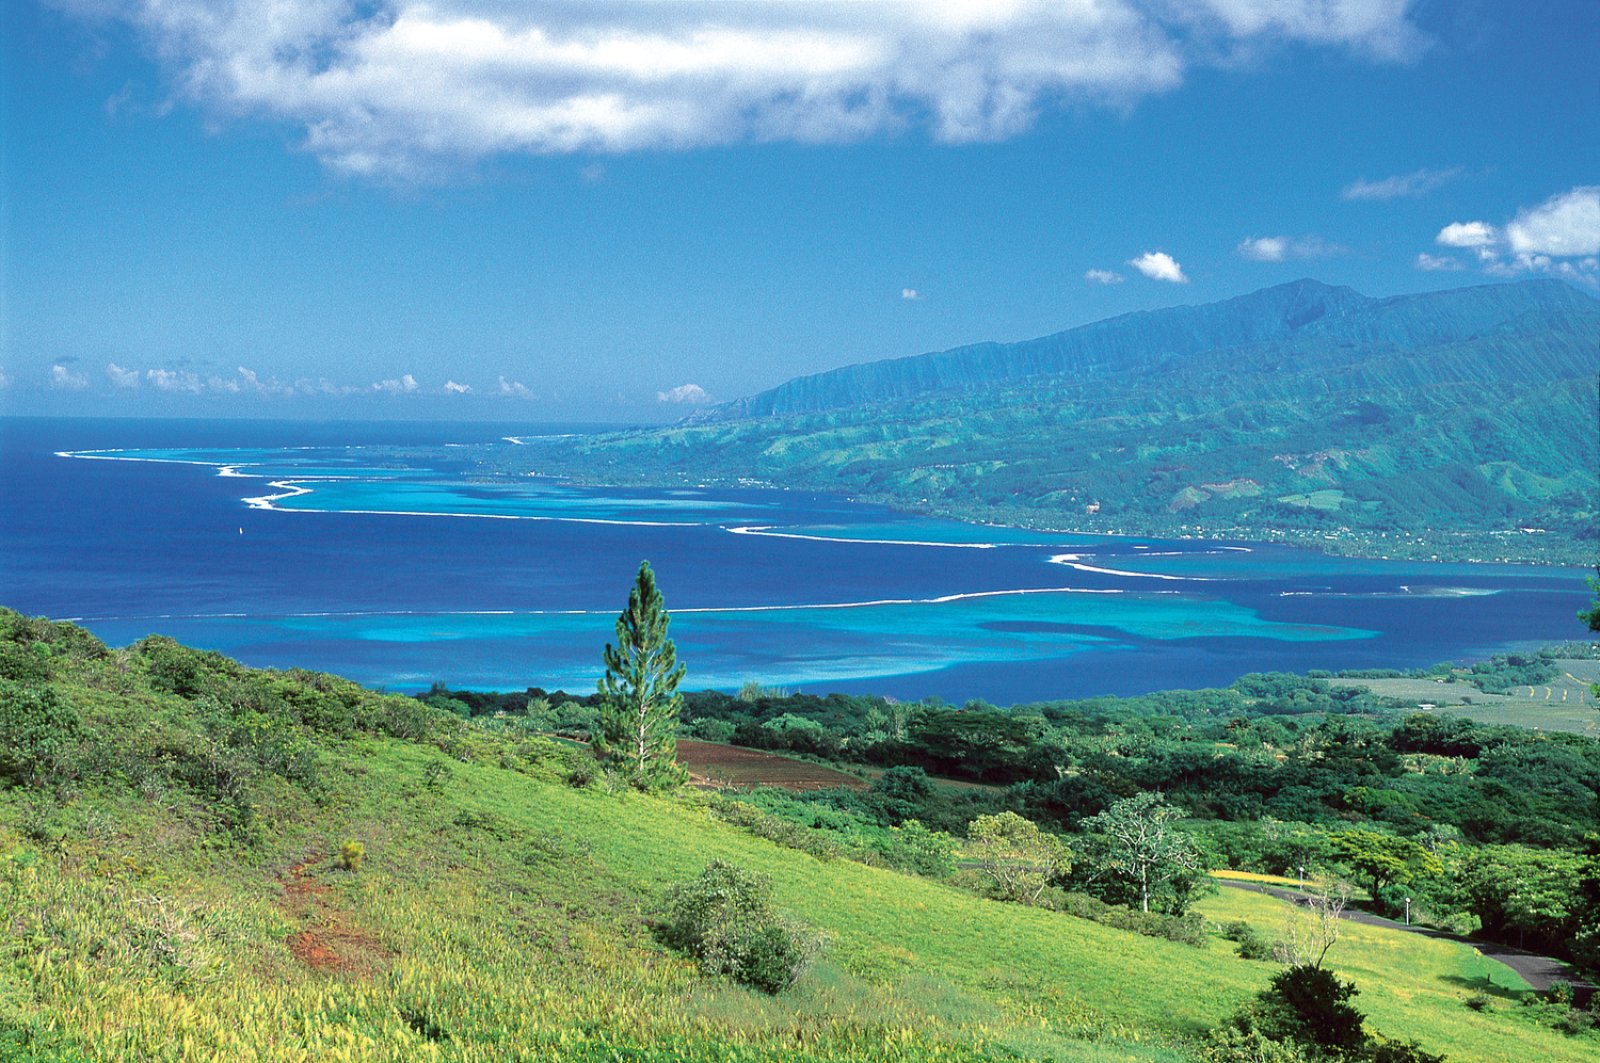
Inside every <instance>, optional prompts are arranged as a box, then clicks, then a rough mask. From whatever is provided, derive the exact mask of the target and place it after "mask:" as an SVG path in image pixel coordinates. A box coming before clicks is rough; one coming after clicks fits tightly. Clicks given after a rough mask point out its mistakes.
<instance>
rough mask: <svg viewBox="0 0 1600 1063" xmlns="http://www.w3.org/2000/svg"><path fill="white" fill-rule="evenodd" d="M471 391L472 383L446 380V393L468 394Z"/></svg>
mask: <svg viewBox="0 0 1600 1063" xmlns="http://www.w3.org/2000/svg"><path fill="white" fill-rule="evenodd" d="M471 391H472V385H471V384H457V383H456V382H455V381H454V380H446V381H445V382H444V393H445V394H446V395H466V394H469V393H470V392H471Z"/></svg>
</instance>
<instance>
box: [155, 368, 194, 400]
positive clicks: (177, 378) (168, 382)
mask: <svg viewBox="0 0 1600 1063" xmlns="http://www.w3.org/2000/svg"><path fill="white" fill-rule="evenodd" d="M144 378H145V379H146V380H148V381H149V382H150V386H151V387H153V388H155V389H156V390H157V391H170V392H174V393H179V394H184V395H198V394H199V393H200V377H199V375H198V374H196V373H191V372H190V371H189V370H187V369H147V370H145V374H144Z"/></svg>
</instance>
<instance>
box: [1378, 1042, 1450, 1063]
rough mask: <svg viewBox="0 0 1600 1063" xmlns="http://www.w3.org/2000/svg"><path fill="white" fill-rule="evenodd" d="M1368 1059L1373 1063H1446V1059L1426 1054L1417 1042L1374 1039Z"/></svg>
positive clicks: (1429, 1053)
mask: <svg viewBox="0 0 1600 1063" xmlns="http://www.w3.org/2000/svg"><path fill="white" fill-rule="evenodd" d="M1367 1058H1368V1059H1370V1060H1372V1063H1445V1057H1444V1056H1441V1055H1436V1054H1434V1053H1432V1052H1425V1051H1423V1049H1422V1046H1421V1045H1419V1044H1417V1042H1415V1041H1383V1040H1378V1039H1376V1038H1375V1039H1374V1041H1373V1044H1372V1047H1371V1051H1370V1052H1369V1054H1368V1056H1367Z"/></svg>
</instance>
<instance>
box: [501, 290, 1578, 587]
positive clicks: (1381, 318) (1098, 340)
mask: <svg viewBox="0 0 1600 1063" xmlns="http://www.w3.org/2000/svg"><path fill="white" fill-rule="evenodd" d="M1597 373H1600V301H1597V300H1595V299H1593V298H1591V297H1589V296H1587V295H1584V294H1582V293H1580V292H1578V291H1577V290H1576V289H1574V288H1572V287H1570V286H1569V285H1566V284H1564V283H1561V282H1558V281H1551V280H1531V281H1522V282H1518V283H1513V284H1499V285H1486V286H1478V287H1472V288H1463V289H1456V290H1452V291H1445V292H1432V293H1425V294H1420V295H1404V296H1394V297H1390V298H1382V299H1373V298H1368V297H1366V296H1363V295H1360V294H1359V293H1357V292H1355V291H1353V290H1351V289H1349V288H1336V287H1330V286H1328V285H1324V284H1321V283H1319V282H1316V281H1312V280H1302V281H1296V282H1294V283H1292V284H1285V285H1280V286H1277V287H1274V288H1268V289H1265V290H1263V291H1259V292H1255V293H1252V294H1250V295H1245V296H1240V297H1238V298H1235V299H1230V300H1227V301H1224V302H1220V303H1213V304H1208V305H1204V306H1190V307H1175V308H1171V309H1167V310H1158V311H1146V312H1140V313H1136V314H1129V315H1124V316H1122V317H1118V318H1112V319H1110V320H1107V321H1102V322H1097V323H1094V324H1090V325H1085V326H1082V327H1080V328H1076V329H1071V330H1068V331H1066V332H1061V333H1057V334H1055V335H1052V336H1047V337H1043V338H1041V339H1037V340H1028V341H1023V342H1019V343H1010V344H979V345H975V346H969V347H962V348H956V349H954V350H950V351H943V352H937V353H932V354H924V355H917V356H914V357H910V358H901V359H894V360H889V361H882V362H871V363H865V364H862V365H853V366H846V367H844V368H842V369H837V370H831V371H829V372H826V373H820V374H815V375H813V376H808V377H801V378H798V379H795V380H791V381H789V382H787V383H785V384H782V385H779V386H778V387H776V388H773V389H771V390H769V391H765V392H762V393H760V394H758V395H755V396H751V397H749V398H746V399H740V400H736V401H734V402H731V403H725V404H722V405H720V406H715V407H710V408H707V409H706V410H703V411H700V412H699V413H697V414H695V415H694V416H692V417H690V418H689V419H687V420H686V421H684V422H683V423H681V424H679V425H675V426H672V427H669V428H662V429H651V430H642V431H633V432H624V433H613V434H610V435H604V436H597V437H590V438H585V439H579V440H566V441H560V442H553V441H544V442H536V443H535V445H533V446H532V447H530V448H526V449H524V450H522V451H521V452H519V454H518V458H519V459H522V458H526V459H531V464H532V466H533V467H537V468H539V469H540V470H541V471H547V472H558V473H565V474H568V475H573V476H577V477H580V478H584V479H591V480H603V481H608V482H624V483H662V482H695V483H748V482H751V481H757V482H768V483H773V484H777V485H780V486H784V487H792V488H804V489H811V490H822V491H831V492H837V493H843V494H848V495H852V496H855V497H859V498H863V499H867V500H872V501H878V502H884V503H888V504H890V505H894V506H898V507H902V508H908V509H913V510H920V511H924V512H930V513H935V514H939V515H943V516H952V517H957V518H964V519H981V520H986V521H994V522H1002V523H1016V524H1022V525H1027V526H1034V527H1048V528H1057V529H1065V530H1082V531H1091V532H1124V533H1138V534H1150V535H1164V536H1180V535H1206V536H1225V537H1238V538H1252V539H1284V540H1290V541H1297V542H1303V543H1314V544H1316V545H1318V546H1320V547H1322V548H1326V549H1333V550H1339V551H1342V552H1350V553H1364V554H1384V555H1406V554H1409V555H1421V556H1430V555H1436V556H1440V557H1450V558H1470V559H1486V558H1502V559H1515V560H1540V561H1564V562H1572V563H1589V562H1591V561H1592V557H1591V554H1592V552H1593V550H1594V547H1595V545H1596V543H1595V536H1596V533H1595V530H1594V525H1595V512H1596V508H1595V499H1596V492H1597V490H1600V480H1597V478H1596V469H1597V468H1600V446H1597V438H1596V423H1595V387H1596V374H1597Z"/></svg>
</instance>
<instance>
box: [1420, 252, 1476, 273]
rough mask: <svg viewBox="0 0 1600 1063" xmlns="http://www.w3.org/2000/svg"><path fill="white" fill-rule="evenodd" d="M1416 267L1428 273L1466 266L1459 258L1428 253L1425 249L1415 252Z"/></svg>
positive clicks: (1464, 267)
mask: <svg viewBox="0 0 1600 1063" xmlns="http://www.w3.org/2000/svg"><path fill="white" fill-rule="evenodd" d="M1417 268H1418V269H1420V270H1426V271H1428V272H1430V273H1438V272H1443V271H1449V270H1458V269H1466V268H1467V267H1466V264H1465V263H1463V262H1462V261H1461V260H1460V259H1459V258H1452V257H1451V256H1449V255H1430V254H1428V252H1426V251H1419V252H1417Z"/></svg>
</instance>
